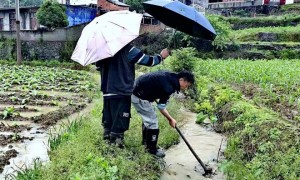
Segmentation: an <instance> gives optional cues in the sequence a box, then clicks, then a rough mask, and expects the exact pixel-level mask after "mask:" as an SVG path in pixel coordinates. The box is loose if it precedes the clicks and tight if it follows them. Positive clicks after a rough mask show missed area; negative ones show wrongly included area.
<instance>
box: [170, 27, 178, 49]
mask: <svg viewBox="0 0 300 180" xmlns="http://www.w3.org/2000/svg"><path fill="white" fill-rule="evenodd" d="M176 31H177V30H176V29H174V31H173V33H172V37H171V39H170V40H169V42H168V49H170V46H171V43H172V41H173V40H174V44H175V43H176V42H175V34H176Z"/></svg>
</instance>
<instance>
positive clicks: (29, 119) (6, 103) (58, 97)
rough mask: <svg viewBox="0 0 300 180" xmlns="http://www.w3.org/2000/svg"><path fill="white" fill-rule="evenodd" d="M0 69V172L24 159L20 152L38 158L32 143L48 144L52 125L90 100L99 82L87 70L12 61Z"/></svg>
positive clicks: (79, 109)
mask: <svg viewBox="0 0 300 180" xmlns="http://www.w3.org/2000/svg"><path fill="white" fill-rule="evenodd" d="M0 71H1V74H0V84H1V85H0V89H1V91H0V118H1V121H0V142H1V143H0V173H3V174H6V173H9V172H12V171H13V170H12V169H11V167H13V166H14V165H15V164H17V165H19V166H22V162H23V163H24V162H25V159H23V161H22V160H20V158H19V157H18V156H23V157H26V155H27V156H33V158H37V157H38V153H39V149H35V148H32V146H34V145H37V144H39V146H41V144H42V143H44V146H46V147H47V146H48V141H47V138H45V137H46V136H47V130H48V129H49V127H51V126H53V125H55V124H57V123H58V122H60V121H61V120H62V119H63V118H66V117H68V116H70V115H71V114H74V113H78V112H80V111H81V110H83V109H84V108H85V107H86V106H87V105H88V104H89V103H91V102H92V99H91V96H90V95H89V94H90V92H91V91H93V90H95V87H96V85H95V84H94V82H93V81H92V77H91V74H89V73H88V72H85V71H74V70H68V69H61V68H47V67H42V66H41V67H30V66H9V65H1V66H0ZM41 139H42V140H41ZM26 148H27V150H26ZM28 149H31V150H32V149H34V150H32V152H26V151H30V150H28ZM46 149H47V148H46ZM41 151H42V150H41ZM34 153H37V154H36V156H34V155H33V154H34ZM43 153H44V152H43ZM14 160H16V161H17V162H16V161H14ZM30 161H32V160H30Z"/></svg>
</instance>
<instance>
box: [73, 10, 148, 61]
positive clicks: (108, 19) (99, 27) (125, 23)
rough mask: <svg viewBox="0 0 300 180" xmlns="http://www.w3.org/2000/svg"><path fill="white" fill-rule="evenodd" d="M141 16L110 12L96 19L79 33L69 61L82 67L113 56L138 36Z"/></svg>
mask: <svg viewBox="0 0 300 180" xmlns="http://www.w3.org/2000/svg"><path fill="white" fill-rule="evenodd" d="M142 16H143V15H142V14H137V13H134V12H130V11H111V12H108V13H105V14H104V15H101V16H99V17H96V18H95V19H94V20H93V21H92V22H90V23H89V24H88V25H87V26H86V27H85V28H84V29H83V30H82V33H81V36H80V38H79V40H78V42H77V45H76V47H75V50H74V52H73V54H72V57H71V59H72V60H74V61H76V62H78V63H80V64H81V65H83V66H86V65H88V64H91V63H94V62H97V61H99V60H102V59H105V58H108V57H112V56H114V55H115V54H116V53H117V52H118V51H119V50H120V49H122V48H123V47H124V46H125V45H126V44H128V43H129V42H131V41H132V40H134V39H135V38H137V37H138V36H139V30H140V25H141V20H142Z"/></svg>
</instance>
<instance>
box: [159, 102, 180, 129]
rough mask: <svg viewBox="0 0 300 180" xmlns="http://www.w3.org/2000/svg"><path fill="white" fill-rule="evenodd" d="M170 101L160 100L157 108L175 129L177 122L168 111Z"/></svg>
mask: <svg viewBox="0 0 300 180" xmlns="http://www.w3.org/2000/svg"><path fill="white" fill-rule="evenodd" d="M168 99H169V97H167V98H162V99H160V100H159V102H158V103H157V108H158V109H159V111H160V113H161V114H162V115H163V116H165V118H167V120H168V121H169V124H170V126H171V127H173V128H175V126H176V120H175V119H174V118H173V117H172V116H171V115H170V114H169V112H168V111H167V101H168Z"/></svg>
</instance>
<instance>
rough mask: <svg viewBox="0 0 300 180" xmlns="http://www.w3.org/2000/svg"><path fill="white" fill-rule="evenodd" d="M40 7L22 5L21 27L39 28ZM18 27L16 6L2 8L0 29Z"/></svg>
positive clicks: (23, 28)
mask: <svg viewBox="0 0 300 180" xmlns="http://www.w3.org/2000/svg"><path fill="white" fill-rule="evenodd" d="M38 8H39V7H20V23H21V24H20V29H21V30H32V29H37V28H38V26H39V25H38V22H37V19H36V11H37V10H38ZM15 29H16V13H15V8H0V31H13V30H15Z"/></svg>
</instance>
